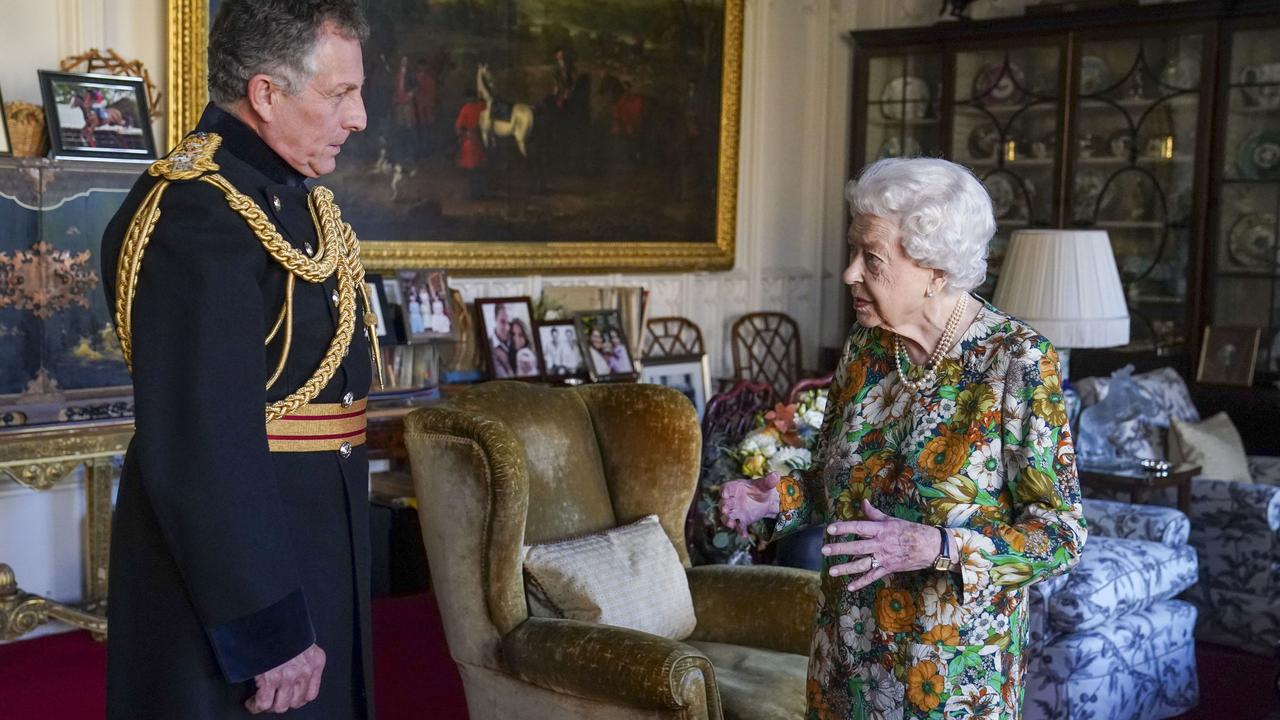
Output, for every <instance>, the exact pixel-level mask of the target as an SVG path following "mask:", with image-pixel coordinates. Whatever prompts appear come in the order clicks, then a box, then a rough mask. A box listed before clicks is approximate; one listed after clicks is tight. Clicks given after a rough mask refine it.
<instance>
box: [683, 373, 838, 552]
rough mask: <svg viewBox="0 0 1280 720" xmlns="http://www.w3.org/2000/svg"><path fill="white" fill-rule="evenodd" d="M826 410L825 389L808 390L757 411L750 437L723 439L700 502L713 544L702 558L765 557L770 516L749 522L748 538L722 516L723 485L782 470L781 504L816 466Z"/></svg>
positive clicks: (700, 510)
mask: <svg viewBox="0 0 1280 720" xmlns="http://www.w3.org/2000/svg"><path fill="white" fill-rule="evenodd" d="M826 410H827V391H826V389H819V390H810V391H807V392H805V393H803V394H802V395H801V396H800V397H799V399H798V400H797V402H795V403H791V404H782V403H779V404H778V405H776V406H774V408H773V409H772V410H770V411H768V412H765V413H761V414H759V415H757V416H756V421H755V428H754V429H753V430H752V431H751V432H749V433H748V434H747V435H746V437H744V438H741V439H740V440H737V441H736V442H731V443H728V444H725V445H721V446H720V447H719V448H718V450H717V452H718V454H719V457H718V458H717V462H716V465H717V467H716V468H715V471H716V474H717V476H718V477H717V478H716V479H715V481H713V482H712V484H710V485H709V486H707V487H706V490H708V491H709V492H705V493H703V495H702V497H701V498H700V500H699V501H698V503H697V506H698V511H699V513H700V514H701V515H702V519H703V523H704V527H705V532H707V535H708V536H709V539H710V540H711V545H712V547H711V548H705V549H704V551H703V552H702V553H701V555H705V556H707V557H701V558H700V559H701V560H703V561H707V562H727V563H729V564H734V565H738V564H744V565H745V564H751V563H752V562H754V561H759V560H760V552H761V550H762V549H763V548H764V547H765V541H766V540H767V539H768V537H769V534H770V532H771V529H770V526H769V525H768V524H767V523H766V522H763V521H762V522H759V523H756V524H755V525H753V526H751V528H749V530H748V533H747V537H745V538H743V537H741V536H739V534H738V533H737V532H735V531H733V530H730V529H729V528H726V527H725V526H724V524H723V523H722V521H721V519H720V487H721V486H722V485H723V484H724V483H726V482H729V481H731V480H738V479H741V478H748V479H752V480H755V479H757V478H762V477H764V476H766V475H768V474H770V473H777V474H778V475H779V476H780V478H781V479H780V481H779V483H778V493H779V495H780V506H781V507H782V509H784V510H785V509H787V508H788V507H789V502H788V501H789V500H790V499H791V498H792V497H794V496H795V495H797V494H798V490H799V480H798V478H799V476H800V474H801V473H803V472H804V471H806V470H809V469H810V468H811V467H812V466H813V453H814V449H815V448H816V446H817V444H818V437H819V434H820V433H821V431H822V420H823V417H824V416H825V415H826Z"/></svg>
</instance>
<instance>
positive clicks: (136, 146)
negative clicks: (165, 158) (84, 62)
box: [39, 70, 156, 161]
mask: <svg viewBox="0 0 1280 720" xmlns="http://www.w3.org/2000/svg"><path fill="white" fill-rule="evenodd" d="M39 73H40V92H41V94H42V95H43V96H44V117H45V125H46V126H47V127H48V129H49V143H50V148H52V152H53V157H55V158H81V159H84V158H89V159H99V160H139V161H147V160H154V159H155V157H156V143H155V139H154V138H153V137H152V135H151V113H150V110H149V109H148V108H147V88H146V85H145V84H144V83H143V81H142V78H136V77H127V76H123V75H100V74H96V73H67V72H54V71H52V70H41V71H39Z"/></svg>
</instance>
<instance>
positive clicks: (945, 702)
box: [721, 159, 1086, 718]
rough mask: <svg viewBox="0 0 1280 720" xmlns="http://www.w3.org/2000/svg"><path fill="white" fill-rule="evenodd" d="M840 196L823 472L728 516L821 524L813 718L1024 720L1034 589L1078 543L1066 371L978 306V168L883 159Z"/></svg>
mask: <svg viewBox="0 0 1280 720" xmlns="http://www.w3.org/2000/svg"><path fill="white" fill-rule="evenodd" d="M846 196H847V198H848V200H849V204H850V206H851V210H852V213H853V223H852V226H851V227H850V230H849V266H848V268H846V269H845V271H844V282H845V284H847V285H848V286H849V289H850V294H851V295H852V296H853V306H854V311H855V314H856V316H857V323H856V324H855V325H854V326H853V328H852V330H851V331H850V332H849V338H848V341H847V342H846V344H845V346H844V353H843V357H842V360H841V362H840V367H839V368H838V369H837V371H836V375H835V380H834V382H833V386H832V390H831V394H830V402H831V404H830V406H829V408H828V412H827V416H826V419H825V423H824V427H823V435H822V440H821V444H820V446H819V450H818V453H817V462H815V464H814V467H813V469H812V470H811V471H810V472H809V473H807V477H784V478H779V477H777V476H776V475H771V476H769V477H767V478H763V479H761V480H757V481H754V482H748V481H745V480H737V481H733V482H730V483H726V484H725V486H724V488H723V489H722V495H721V512H722V514H723V516H724V520H725V522H726V524H728V525H729V526H730V527H734V528H742V527H744V526H745V525H747V524H750V523H752V522H754V521H756V520H759V519H762V518H765V517H774V518H776V525H775V531H774V534H775V537H776V536H780V535H783V534H786V533H790V532H793V531H795V530H797V529H800V528H802V527H804V526H806V525H808V524H811V523H826V524H827V532H828V536H829V540H828V543H829V544H827V545H824V546H823V548H822V552H823V555H825V556H826V557H825V558H824V560H823V565H824V572H823V592H822V596H821V600H820V602H819V606H818V619H817V627H816V630H815V634H814V638H813V643H812V649H811V657H810V663H809V683H808V703H809V711H808V717H809V718H864V717H865V718H902V717H906V718H940V717H945V718H1018V717H1020V716H1021V707H1022V694H1023V692H1022V688H1023V682H1022V675H1023V670H1024V668H1025V661H1024V659H1023V652H1024V649H1025V646H1026V642H1027V603H1026V600H1027V586H1028V585H1030V584H1032V583H1034V582H1037V581H1040V580H1043V579H1044V578H1047V577H1050V576H1053V575H1057V574H1060V573H1063V572H1066V571H1067V570H1068V569H1070V568H1071V567H1072V566H1073V565H1074V564H1075V562H1076V560H1077V559H1078V558H1079V555H1080V549H1081V547H1082V546H1083V545H1084V542H1085V537H1086V529H1085V522H1084V518H1083V515H1082V512H1081V504H1080V492H1079V485H1078V482H1077V478H1076V470H1075V462H1074V452H1073V450H1072V445H1071V436H1070V432H1069V430H1068V427H1067V414H1066V411H1065V409H1064V407H1063V400H1062V389H1061V384H1060V380H1059V367H1058V356H1057V353H1056V352H1055V351H1054V349H1053V346H1052V345H1051V344H1050V343H1049V341H1048V340H1047V339H1045V338H1044V337H1043V336H1041V335H1039V334H1038V333H1037V332H1036V331H1035V330H1034V329H1032V328H1030V327H1028V326H1027V325H1026V324H1025V323H1023V322H1022V321H1020V320H1018V319H1016V318H1013V317H1010V316H1009V315H1006V314H1004V313H1002V312H1000V310H998V309H996V308H995V307H992V306H991V305H990V304H989V303H986V302H984V301H983V300H981V299H979V298H977V297H976V296H974V295H972V294H971V291H972V290H973V288H975V287H976V286H977V285H978V284H979V283H981V282H982V280H983V278H984V276H985V274H986V268H987V245H988V243H989V241H990V239H991V237H992V235H993V234H994V233H995V220H994V218H993V216H992V211H991V200H990V198H989V197H988V196H987V194H986V192H985V191H984V190H983V187H982V185H981V184H980V183H979V182H978V180H977V179H976V178H975V177H974V176H973V175H972V174H971V173H969V172H968V171H967V170H965V169H963V168H961V167H959V166H958V165H954V164H952V163H949V162H947V161H945V160H935V159H915V160H896V159H889V160H881V161H879V162H877V163H875V164H874V165H871V166H870V167H868V168H866V170H865V171H864V172H863V173H862V175H861V177H860V178H859V179H858V180H856V181H854V182H851V183H849V186H848V188H847V189H846Z"/></svg>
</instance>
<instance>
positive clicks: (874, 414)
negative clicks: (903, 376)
mask: <svg viewBox="0 0 1280 720" xmlns="http://www.w3.org/2000/svg"><path fill="white" fill-rule="evenodd" d="M897 377H898V376H897V375H896V374H895V373H890V374H889V375H887V376H886V377H885V378H884V379H882V380H881V381H880V382H879V383H876V386H875V387H873V388H871V392H869V393H867V399H866V401H865V402H866V405H865V408H866V416H867V422H869V423H871V424H872V425H879V424H882V423H884V422H887V421H889V420H896V419H897V418H899V417H901V416H902V413H903V412H905V411H906V409H907V400H908V399H909V398H908V393H907V392H905V389H906V386H905V385H902V384H901V383H899V382H897Z"/></svg>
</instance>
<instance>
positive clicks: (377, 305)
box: [357, 273, 396, 345]
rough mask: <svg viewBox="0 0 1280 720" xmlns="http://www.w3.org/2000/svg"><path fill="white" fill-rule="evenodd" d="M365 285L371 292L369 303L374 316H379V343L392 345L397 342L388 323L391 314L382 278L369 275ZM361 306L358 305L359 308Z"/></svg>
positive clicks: (372, 274)
mask: <svg viewBox="0 0 1280 720" xmlns="http://www.w3.org/2000/svg"><path fill="white" fill-rule="evenodd" d="M364 285H365V287H366V288H367V289H368V291H369V302H370V304H371V305H373V314H374V315H377V316H378V327H377V333H378V342H379V343H380V344H387V345H389V344H392V343H394V342H395V341H396V334H395V330H394V329H393V328H392V327H391V324H390V323H388V322H387V316H388V315H390V314H391V313H390V312H389V311H388V310H387V293H386V290H384V289H383V287H382V276H381V275H377V274H374V273H369V274H367V275H365V276H364ZM359 305H360V304H359V303H357V307H358V306H359Z"/></svg>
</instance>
